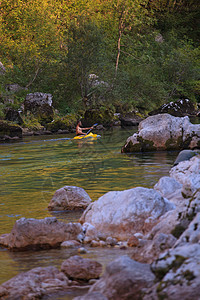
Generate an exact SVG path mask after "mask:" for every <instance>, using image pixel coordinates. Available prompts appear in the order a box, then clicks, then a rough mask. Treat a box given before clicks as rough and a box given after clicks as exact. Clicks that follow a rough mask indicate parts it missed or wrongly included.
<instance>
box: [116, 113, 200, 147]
mask: <svg viewBox="0 0 200 300" xmlns="http://www.w3.org/2000/svg"><path fill="white" fill-rule="evenodd" d="M196 147H197V148H198V147H200V124H192V123H191V122H190V120H189V118H188V117H174V116H171V115H169V114H158V115H155V116H151V117H148V118H147V119H145V120H143V121H142V122H140V124H139V127H138V133H134V134H133V136H131V137H129V138H128V139H127V141H126V144H125V145H124V146H123V147H122V152H137V151H152V150H153V151H155V150H175V149H180V150H182V149H187V148H189V149H193V148H196Z"/></svg>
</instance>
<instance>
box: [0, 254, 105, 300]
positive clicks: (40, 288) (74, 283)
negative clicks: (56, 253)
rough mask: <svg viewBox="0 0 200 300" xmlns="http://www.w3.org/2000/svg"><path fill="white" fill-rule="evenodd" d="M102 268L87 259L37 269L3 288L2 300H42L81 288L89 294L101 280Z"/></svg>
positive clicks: (0, 292)
mask: <svg viewBox="0 0 200 300" xmlns="http://www.w3.org/2000/svg"><path fill="white" fill-rule="evenodd" d="M101 273H102V265H101V264H100V263H98V262H95V261H93V260H91V259H88V258H82V257H80V256H73V257H70V258H68V259H67V260H65V261H63V263H62V265H61V271H59V270H58V269H57V268H56V267H53V266H49V267H37V268H34V269H32V270H30V271H28V272H22V273H20V274H18V275H17V276H15V277H13V278H11V279H10V280H8V281H7V282H5V283H3V284H2V285H1V286H0V298H1V299H30V300H31V299H41V298H42V297H43V296H45V295H48V294H55V293H59V292H63V291H66V292H67V291H69V290H70V291H71V290H72V289H77V287H79V288H81V289H82V290H83V289H85V291H87V290H88V288H89V287H90V285H91V284H93V283H94V282H95V280H96V279H98V278H99V277H100V275H101Z"/></svg>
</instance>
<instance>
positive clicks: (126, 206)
mask: <svg viewBox="0 0 200 300" xmlns="http://www.w3.org/2000/svg"><path fill="white" fill-rule="evenodd" d="M174 208H175V205H174V204H172V203H171V202H169V201H168V200H167V199H165V198H163V197H162V196H161V194H160V193H158V192H157V191H155V190H153V189H148V188H143V187H137V188H133V189H129V190H124V191H113V192H108V193H106V194H105V195H103V196H102V197H100V198H99V199H98V200H97V201H95V202H94V203H92V204H90V206H89V207H88V208H87V209H86V210H85V212H84V213H83V215H82V217H81V219H80V221H81V223H85V222H87V223H90V224H92V225H93V226H95V228H96V229H97V230H98V231H100V232H102V233H104V234H105V235H106V236H112V237H115V238H118V239H120V240H127V238H129V237H131V236H132V235H133V234H134V233H137V232H143V233H146V232H148V231H149V230H150V229H151V228H152V227H153V226H154V225H155V224H156V223H157V222H158V220H159V217H160V216H162V215H163V214H165V213H166V212H167V211H169V210H171V209H174Z"/></svg>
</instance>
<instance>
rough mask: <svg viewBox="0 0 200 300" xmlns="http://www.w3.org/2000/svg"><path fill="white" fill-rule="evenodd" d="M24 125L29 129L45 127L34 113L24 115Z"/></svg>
mask: <svg viewBox="0 0 200 300" xmlns="http://www.w3.org/2000/svg"><path fill="white" fill-rule="evenodd" d="M22 119H23V125H22V127H25V128H28V129H29V130H34V131H35V130H36V131H37V130H42V129H43V128H44V127H43V126H42V125H41V124H40V123H39V121H38V119H36V118H35V117H34V116H33V115H31V114H29V115H26V116H23V118H22Z"/></svg>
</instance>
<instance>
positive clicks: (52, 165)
mask: <svg viewBox="0 0 200 300" xmlns="http://www.w3.org/2000/svg"><path fill="white" fill-rule="evenodd" d="M136 130H137V128H129V129H128V130H123V129H120V130H119V129H116V130H115V129H113V130H108V131H104V132H102V133H101V136H102V137H101V138H100V139H97V140H92V141H90V142H89V143H88V142H85V141H84V142H83V143H77V141H73V140H71V139H70V138H71V137H73V135H69V136H67V137H64V138H63V136H55V137H52V136H47V137H44V136H41V137H38V136H37V137H27V138H26V139H24V140H23V142H19V143H12V144H0V153H1V154H0V204H1V205H0V234H4V233H7V232H10V231H11V229H12V227H13V225H14V223H15V221H16V220H17V219H19V218H20V217H26V218H38V219H40V218H44V217H49V216H52V215H53V216H56V217H57V218H58V219H59V220H62V221H63V222H76V221H77V220H78V219H79V218H80V215H81V212H65V213H63V212H49V211H48V210H47V206H48V203H49V202H50V199H51V197H52V196H53V194H54V192H55V191H56V190H57V189H59V188H61V187H63V186H65V185H73V186H79V187H82V188H84V189H85V190H86V191H87V193H88V194H89V196H90V197H91V199H92V200H93V201H95V200H96V199H98V198H99V197H100V196H102V195H103V194H104V193H106V192H108V191H111V190H124V189H129V188H133V187H136V186H143V187H153V185H154V184H155V183H156V182H157V181H158V180H159V178H160V177H161V176H164V175H168V172H169V169H170V168H171V166H172V165H173V162H174V160H175V158H176V156H177V152H160V153H159V152H156V153H145V154H141V153H136V154H130V155H127V154H121V146H122V145H123V144H124V143H125V141H126V138H127V137H128V136H130V135H131V134H133V133H134V132H135V131H136ZM110 250H111V249H100V250H99V249H92V250H90V253H89V254H88V255H87V257H92V258H94V259H97V260H100V262H103V264H104V265H105V264H106V263H107V262H108V261H110V260H111V259H113V258H115V257H117V256H119V255H121V254H123V253H124V252H123V250H122V252H120V251H119V249H113V251H110ZM71 251H72V250H63V249H61V250H50V251H49V250H48V251H41V252H26V253H15V252H13V253H10V252H8V251H5V250H0V264H1V270H0V283H2V282H4V281H6V280H8V279H10V278H11V277H13V276H15V275H16V274H18V273H19V272H21V271H26V270H29V269H32V268H33V267H35V266H48V265H51V264H52V265H55V266H58V267H59V266H60V264H61V262H62V261H63V260H64V259H66V258H68V257H69V256H70V255H72V254H73V253H76V250H73V251H72V252H71ZM74 251H75V252H74ZM66 299H67V298H66Z"/></svg>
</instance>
